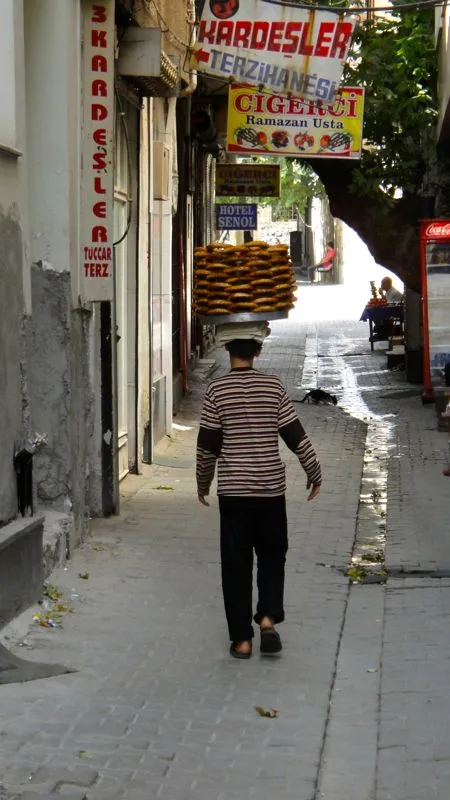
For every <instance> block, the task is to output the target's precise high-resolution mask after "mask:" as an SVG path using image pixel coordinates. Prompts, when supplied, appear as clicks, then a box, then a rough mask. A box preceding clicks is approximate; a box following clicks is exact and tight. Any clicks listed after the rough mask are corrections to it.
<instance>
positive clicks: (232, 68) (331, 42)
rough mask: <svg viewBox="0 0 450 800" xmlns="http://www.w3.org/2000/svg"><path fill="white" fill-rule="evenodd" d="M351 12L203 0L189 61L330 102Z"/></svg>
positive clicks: (275, 1) (228, 76)
mask: <svg viewBox="0 0 450 800" xmlns="http://www.w3.org/2000/svg"><path fill="white" fill-rule="evenodd" d="M356 21H357V20H356V17H353V16H350V15H349V14H345V11H344V9H339V12H338V13H337V12H333V11H317V10H314V9H313V8H311V9H306V8H299V7H298V6H296V5H295V4H294V3H287V4H285V3H282V2H279V0H205V4H204V8H203V12H202V16H201V19H200V23H199V27H198V34H197V41H196V46H195V48H194V51H193V62H194V63H193V65H194V67H195V69H197V70H198V71H199V72H205V73H207V74H209V75H215V76H217V77H218V78H222V80H235V81H241V82H245V83H248V84H252V85H254V86H261V85H264V86H265V87H266V88H267V89H269V91H272V92H289V93H292V94H294V95H302V96H304V97H312V98H318V99H321V100H323V101H324V102H327V103H329V102H332V101H333V99H334V97H335V94H336V90H337V88H338V87H339V83H340V81H341V79H342V72H343V69H344V65H345V61H346V59H347V55H348V51H349V48H350V44H351V41H352V36H353V31H354V29H355V25H356Z"/></svg>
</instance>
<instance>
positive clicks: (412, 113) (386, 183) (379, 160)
mask: <svg viewBox="0 0 450 800" xmlns="http://www.w3.org/2000/svg"><path fill="white" fill-rule="evenodd" d="M433 21H434V10H433V11H431V10H423V9H419V10H411V11H393V12H392V14H390V15H389V16H387V17H375V20H374V21H373V22H369V23H366V24H364V25H361V26H359V28H358V29H357V32H356V35H355V41H354V45H353V53H352V57H351V58H350V59H349V62H348V66H347V69H346V73H345V76H344V82H345V83H346V84H347V85H357V86H358V85H359V86H364V87H365V89H366V101H365V122H364V140H365V143H364V150H363V156H362V159H361V163H360V166H359V169H355V170H354V174H353V188H354V190H355V191H356V192H357V193H359V194H364V195H366V194H372V193H375V194H377V193H378V190H379V188H381V189H382V190H383V191H384V192H386V194H387V195H388V196H389V197H391V198H393V197H395V194H396V193H397V194H398V192H399V190H400V191H401V192H403V193H406V194H413V195H417V194H419V195H420V194H422V193H423V191H424V190H425V191H428V190H429V189H428V187H427V186H426V185H425V184H426V179H427V171H429V169H430V164H431V163H432V162H433V161H434V142H435V125H436V115H437V110H436V109H437V100H436V45H435V40H434V25H433Z"/></svg>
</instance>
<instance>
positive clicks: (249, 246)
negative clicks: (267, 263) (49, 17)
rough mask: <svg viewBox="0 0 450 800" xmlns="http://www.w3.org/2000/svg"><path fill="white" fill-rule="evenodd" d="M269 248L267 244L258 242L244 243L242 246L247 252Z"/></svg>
mask: <svg viewBox="0 0 450 800" xmlns="http://www.w3.org/2000/svg"><path fill="white" fill-rule="evenodd" d="M269 246H270V245H268V244H267V242H258V240H255V241H253V242H246V243H245V244H244V247H246V248H247V249H248V250H251V249H252V248H253V247H261V248H262V249H263V250H268V249H269Z"/></svg>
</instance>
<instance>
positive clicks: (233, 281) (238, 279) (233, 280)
mask: <svg viewBox="0 0 450 800" xmlns="http://www.w3.org/2000/svg"><path fill="white" fill-rule="evenodd" d="M245 277H246V276H245V275H231V276H230V277H229V278H228V277H227V281H228V283H229V284H230V286H231V287H232V288H233V289H234V288H235V284H238V283H242V281H243V279H244V278H245Z"/></svg>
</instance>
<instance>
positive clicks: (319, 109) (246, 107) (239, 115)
mask: <svg viewBox="0 0 450 800" xmlns="http://www.w3.org/2000/svg"><path fill="white" fill-rule="evenodd" d="M363 112H364V89H362V88H360V87H344V88H341V89H339V92H338V94H337V96H336V100H335V102H334V103H332V104H328V103H322V102H320V101H314V100H307V99H304V98H302V97H292V96H291V97H287V96H283V95H278V94H269V93H267V92H265V91H264V90H263V91H260V90H259V89H257V88H256V87H254V86H244V85H242V84H232V85H231V86H230V91H229V96H228V131H227V149H228V150H229V151H230V152H232V153H241V154H242V155H244V154H248V153H253V154H257V153H261V154H262V155H283V156H297V157H299V156H301V157H305V158H308V157H309V158H317V157H321V158H361V141H362V125H363Z"/></svg>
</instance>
